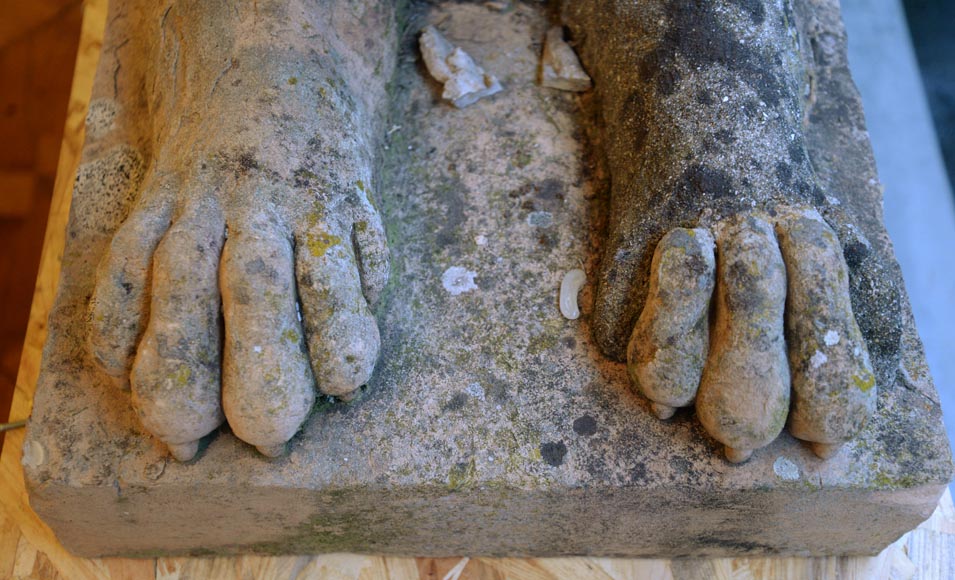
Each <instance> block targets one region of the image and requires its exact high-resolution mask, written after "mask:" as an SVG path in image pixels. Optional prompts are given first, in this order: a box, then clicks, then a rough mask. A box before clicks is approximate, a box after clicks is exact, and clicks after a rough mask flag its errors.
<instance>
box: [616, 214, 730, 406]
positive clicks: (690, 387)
mask: <svg viewBox="0 0 955 580" xmlns="http://www.w3.org/2000/svg"><path fill="white" fill-rule="evenodd" d="M715 270H716V259H715V258H714V256H713V236H712V234H710V232H709V231H708V230H705V229H692V230H691V229H684V228H676V229H673V230H670V232H669V233H667V235H665V236H663V239H662V240H660V243H659V244H658V245H657V249H656V251H655V252H654V254H653V262H652V263H651V266H650V271H651V274H650V291H649V294H648V296H647V302H646V305H645V306H644V308H643V312H642V314H641V315H640V319H639V320H638V322H637V325H636V326H635V327H634V329H633V334H632V335H631V338H630V345H629V346H628V348H627V371H628V373H629V375H630V381H631V383H632V384H633V386H634V387H635V388H636V389H637V390H638V391H639V392H640V393H641V394H642V395H643V396H645V397H646V398H648V399H650V401H651V403H652V405H653V412H654V413H655V414H656V415H657V417H659V418H660V419H669V418H670V417H672V416H673V413H674V412H675V411H676V409H677V408H678V407H685V406H688V405H692V404H693V400H694V399H695V398H696V392H697V389H698V388H699V386H700V376H701V375H702V374H703V364H704V363H705V362H706V352H707V347H708V346H709V325H708V320H709V316H708V315H709V309H710V296H711V295H712V294H713V284H714V279H715Z"/></svg>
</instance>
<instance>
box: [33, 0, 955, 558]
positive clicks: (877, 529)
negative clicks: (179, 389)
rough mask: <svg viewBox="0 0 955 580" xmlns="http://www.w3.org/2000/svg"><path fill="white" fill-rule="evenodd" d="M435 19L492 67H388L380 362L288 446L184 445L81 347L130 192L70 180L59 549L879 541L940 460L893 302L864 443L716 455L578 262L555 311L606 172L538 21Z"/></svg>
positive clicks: (410, 550)
mask: <svg viewBox="0 0 955 580" xmlns="http://www.w3.org/2000/svg"><path fill="white" fill-rule="evenodd" d="M805 1H806V3H807V4H810V3H811V4H812V9H813V10H814V11H815V12H814V13H815V14H816V17H815V20H814V21H812V22H809V24H807V25H806V26H807V27H811V30H812V32H813V33H814V34H819V35H821V36H820V37H821V38H824V39H826V41H827V43H828V44H826V43H823V45H824V48H825V47H829V48H827V50H829V49H831V50H833V51H835V52H834V54H835V55H836V57H838V58H837V61H836V62H834V63H830V64H832V68H831V69H830V70H829V71H828V74H830V75H831V78H828V81H830V82H828V83H826V82H820V83H819V85H818V86H819V87H820V93H819V94H818V98H817V105H816V106H817V107H824V108H829V109H833V110H839V111H841V112H842V114H841V117H839V118H840V119H843V120H844V122H839V121H837V120H834V119H836V118H835V117H831V116H825V115H821V116H819V117H814V118H812V119H811V121H812V123H813V124H812V126H811V127H810V129H809V133H810V142H811V143H813V146H814V150H813V152H812V153H813V161H814V163H815V164H816V165H817V169H818V170H819V172H820V175H821V177H822V178H823V180H824V181H827V184H828V185H829V186H830V188H829V189H830V191H832V192H833V193H834V195H837V196H840V199H841V200H842V201H843V202H844V203H850V204H853V205H867V206H871V207H872V208H876V209H873V210H872V211H873V212H875V214H876V215H878V214H879V213H880V212H879V211H878V209H877V208H878V207H880V205H879V204H880V193H879V189H878V185H877V181H876V177H875V168H874V165H873V161H872V157H871V152H870V149H869V144H868V141H867V139H866V136H865V133H864V131H862V130H861V129H860V127H861V125H859V124H860V123H861V114H862V113H861V107H860V103H859V100H858V97H857V95H856V93H855V90H854V88H853V87H852V85H851V81H850V80H849V78H848V75H847V72H846V71H845V69H844V66H842V65H844V58H845V55H844V47H843V46H842V43H843V42H844V33H843V30H842V28H841V24H840V23H839V22H838V8H837V6H836V0H805ZM535 6H536V5H535ZM805 9H806V6H805V5H803V6H802V10H803V13H805ZM426 19H427V20H428V21H430V22H433V23H436V24H437V25H438V26H439V28H440V29H441V30H442V31H443V32H445V33H446V34H447V36H448V38H449V39H450V40H451V41H452V42H454V43H456V44H459V45H460V46H462V47H463V48H464V49H465V50H466V51H467V52H468V53H470V54H471V55H472V56H474V58H475V60H476V61H477V62H478V63H479V64H481V65H482V66H483V67H484V68H485V69H486V70H488V71H489V72H490V73H492V74H495V75H496V76H497V77H498V78H500V79H501V82H502V84H503V85H504V87H505V90H504V92H502V93H500V94H498V95H496V96H494V97H492V98H489V99H485V100H482V101H480V102H478V103H477V104H475V105H473V106H471V107H469V108H467V109H464V110H457V109H454V108H452V107H450V106H448V105H446V104H442V103H441V102H440V99H439V87H438V86H437V85H436V84H435V83H433V82H432V81H431V80H430V79H426V78H425V77H424V76H423V75H424V73H423V67H421V66H420V65H419V64H418V63H416V62H415V59H416V55H415V53H414V51H413V49H412V48H411V43H409V47H408V51H407V52H406V53H405V56H404V59H403V63H402V65H401V76H400V77H399V80H398V82H397V83H396V86H395V91H394V93H395V98H396V99H399V101H400V106H399V109H400V110H402V111H407V112H408V113H407V115H406V116H405V117H404V118H399V119H396V121H395V123H394V125H395V127H394V128H393V132H392V133H391V135H390V151H389V153H390V155H389V161H388V162H387V163H386V164H385V167H383V169H382V175H383V176H384V179H383V180H382V183H381V184H380V185H381V187H380V189H382V190H383V191H384V196H383V197H384V198H385V205H386V207H385V212H386V219H387V220H388V223H389V224H390V226H389V227H390V228H391V229H390V230H389V238H390V241H391V244H392V247H393V257H394V258H393V259H394V266H395V268H394V270H395V272H394V277H393V278H394V279H393V284H392V287H391V290H390V295H389V296H388V298H387V300H386V301H385V305H384V307H383V308H382V310H381V312H379V321H380V324H381V326H382V329H383V345H384V347H383V348H384V351H383V355H382V359H381V361H380V362H379V365H378V368H377V371H376V375H375V377H374V380H373V381H372V383H371V385H370V386H369V387H368V388H367V390H366V391H365V392H364V393H363V396H362V397H361V398H359V399H358V400H357V401H354V402H352V403H349V404H344V403H333V402H331V401H324V402H323V403H322V404H321V405H320V406H319V408H317V409H316V410H315V412H314V414H313V416H312V417H311V418H310V420H309V421H308V422H307V423H306V426H305V428H304V430H303V432H302V433H300V434H299V435H298V436H297V437H296V438H295V439H293V441H292V442H291V444H290V446H289V447H290V453H289V454H288V456H286V457H284V458H281V459H278V460H271V461H270V460H267V459H265V458H263V457H262V456H260V455H258V454H257V453H256V452H255V450H254V449H252V448H250V447H249V446H247V445H245V444H243V443H241V442H240V441H238V440H237V439H236V438H235V437H233V436H232V435H231V434H230V433H229V431H228V428H223V429H221V430H220V431H219V432H217V433H214V434H213V435H212V436H210V437H209V438H208V440H207V441H205V443H204V446H203V449H202V450H201V451H200V453H199V456H198V457H197V459H196V460H194V461H192V462H190V463H188V464H180V463H176V462H174V461H172V460H171V459H168V458H166V457H165V456H164V455H163V453H162V451H161V447H160V445H159V444H158V442H156V441H155V440H153V439H152V438H150V437H149V436H147V435H145V434H144V433H143V431H142V430H141V429H140V427H139V426H138V424H137V419H136V417H135V415H134V413H133V412H132V410H131V408H130V404H129V398H128V397H129V396H128V394H127V393H124V392H121V391H120V390H118V389H117V388H116V387H114V386H113V385H111V384H110V383H108V382H107V381H106V379H105V377H103V376H101V375H99V374H98V373H97V372H96V371H95V370H94V368H93V366H92V364H91V362H90V360H89V359H88V356H87V354H86V350H85V347H84V333H85V324H84V323H85V314H86V309H87V301H88V299H89V295H90V291H91V284H92V279H93V273H94V269H95V266H96V264H97V263H98V261H99V259H100V257H101V255H102V253H103V251H104V249H105V244H106V243H107V241H108V239H109V235H110V233H111V232H110V231H101V230H100V229H98V226H99V225H100V224H94V223H92V220H90V219H88V216H92V215H97V212H102V211H104V210H103V208H104V207H106V208H109V207H113V208H115V207H118V206H119V205H121V204H123V203H126V201H125V200H117V199H106V198H103V199H92V198H87V199H74V204H73V210H72V211H73V213H72V216H71V221H70V229H69V237H68V243H67V248H66V253H65V255H64V260H63V273H62V279H61V285H60V294H59V297H58V299H57V302H56V305H55V308H54V311H53V313H52V315H51V318H50V334H49V339H48V342H47V345H46V350H45V355H44V362H43V370H42V375H41V378H40V381H39V385H38V387H37V393H36V399H35V407H34V411H33V417H32V421H31V424H30V428H29V433H28V436H27V441H26V444H25V450H24V451H25V453H24V457H25V462H26V463H27V465H26V470H25V472H26V477H27V483H28V485H29V488H30V497H31V504H32V506H33V508H34V509H35V510H36V511H37V513H39V514H40V515H41V517H43V519H44V520H45V521H46V522H47V523H48V524H49V525H50V526H51V527H52V528H53V530H54V531H55V532H56V534H57V536H58V537H59V539H60V540H61V541H62V542H63V544H64V545H65V546H66V547H67V548H68V549H69V550H71V551H72V552H74V553H76V554H78V555H84V556H103V555H127V556H155V555H159V554H194V555H202V554H227V553H239V552H256V553H269V554H278V553H319V552H333V551H349V552H374V553H382V554H403V555H420V556H424V555H427V556H450V555H465V554H466V555H475V556H477V555H499V556H504V555H507V556H557V555H585V554H586V555H590V556H631V557H632V556H653V557H670V558H676V557H704V556H729V555H742V554H750V555H751V554H766V555H769V554H791V555H822V554H836V553H838V554H874V553H876V552H878V551H880V550H881V549H882V548H883V547H885V546H886V545H887V544H889V543H890V542H892V541H893V540H895V539H896V538H897V537H898V536H899V535H901V534H902V533H904V532H906V531H907V530H909V529H911V528H913V527H915V526H916V525H917V524H918V523H919V522H920V521H922V520H923V519H924V518H926V517H927V516H928V515H929V514H930V513H931V511H932V509H933V507H934V506H935V504H936V501H937V499H938V497H939V495H940V494H941V493H942V491H943V489H944V486H945V485H946V483H947V482H948V480H949V478H950V475H951V473H952V464H951V456H950V451H949V447H948V443H947V440H946V438H945V433H944V430H943V427H942V422H941V411H940V408H939V404H938V399H937V394H936V393H935V390H934V388H933V386H932V384H931V379H930V377H929V375H928V372H927V369H926V366H925V362H924V358H923V355H922V351H921V345H920V343H919V340H918V338H917V335H916V333H915V329H914V326H913V323H912V318H911V316H910V315H909V314H908V312H909V311H908V305H907V304H906V305H905V306H904V310H905V312H906V329H905V335H904V355H903V364H902V366H901V367H900V369H899V372H898V373H897V378H896V380H895V382H894V383H893V384H884V385H879V404H878V411H877V413H876V415H875V417H874V418H873V420H872V421H870V423H869V425H868V427H867V428H866V430H865V432H864V433H863V434H862V436H861V437H860V438H859V439H858V440H856V441H854V442H852V443H851V444H849V445H847V446H846V447H845V448H843V449H842V450H841V451H840V452H839V453H838V454H837V455H836V456H835V457H834V458H832V459H830V460H828V461H822V460H819V459H817V458H816V457H815V456H814V455H813V454H812V453H811V452H810V451H809V450H808V449H807V448H805V447H804V446H803V445H801V444H800V443H798V442H797V441H795V440H794V439H792V438H791V437H789V436H788V435H787V434H785V433H784V434H783V435H782V436H780V437H779V439H778V440H777V441H775V442H774V443H773V444H772V445H770V446H769V447H766V448H764V449H761V450H759V451H757V452H756V454H755V455H754V457H753V458H752V459H751V460H749V461H748V462H747V463H745V464H742V465H730V464H728V463H727V462H725V461H724V460H723V458H722V457H721V455H720V449H719V446H718V445H717V443H716V442H715V441H713V440H712V439H710V438H709V437H708V436H707V435H706V433H705V432H704V431H703V429H702V428H701V427H700V425H699V424H698V422H697V421H696V419H695V417H694V416H693V413H692V409H690V410H684V411H681V412H679V413H677V415H676V416H675V417H674V418H673V419H671V420H670V421H668V422H660V421H658V420H657V419H656V418H655V417H654V416H653V414H652V412H651V410H650V408H649V406H648V404H647V402H646V401H644V400H643V399H641V398H639V397H637V396H636V395H634V394H632V393H631V392H630V390H629V387H628V383H627V380H626V373H625V371H624V368H623V366H622V365H620V364H615V363H609V362H607V361H606V360H605V359H603V358H602V357H601V356H600V355H599V353H598V352H597V351H596V349H595V347H594V346H593V345H592V344H591V340H590V329H589V326H588V323H589V320H590V316H591V312H590V301H591V295H592V291H593V288H592V286H591V285H590V284H588V285H587V286H585V288H584V290H583V292H582V293H581V296H580V302H581V305H582V308H583V315H582V316H581V318H580V319H578V320H576V321H570V320H566V319H564V318H563V317H561V315H560V313H559V310H558V304H557V296H558V288H559V285H560V281H561V278H562V277H563V274H564V273H565V272H566V271H568V270H570V269H573V268H578V267H583V268H584V270H585V271H587V272H588V273H592V272H594V268H595V265H596V264H595V263H594V259H593V256H594V255H595V254H596V252H595V247H596V245H597V244H599V243H600V236H599V233H597V232H599V226H600V223H601V215H603V213H602V212H603V209H604V204H605V197H604V195H603V194H602V193H601V194H599V195H598V194H597V192H598V190H601V189H602V188H603V187H604V186H605V185H606V184H605V183H603V182H602V181H601V179H600V172H599V170H595V168H594V167H590V166H587V165H586V163H585V155H584V150H583V145H582V139H583V131H582V130H581V129H580V119H579V117H578V116H579V114H580V113H579V111H580V110H581V109H580V107H579V106H578V105H579V103H578V98H579V97H577V96H576V95H572V94H569V93H562V92H558V91H554V90H550V89H544V88H541V87H539V86H537V85H536V84H535V79H536V78H537V63H538V48H539V47H538V44H537V43H539V42H540V41H541V40H542V39H543V37H544V34H545V32H546V29H547V22H546V20H545V18H544V17H543V16H542V14H541V13H540V12H539V11H538V10H537V9H536V7H532V6H531V5H526V4H520V3H518V4H516V6H515V9H514V10H513V11H510V12H506V13H501V12H496V11H493V10H489V9H488V8H485V7H484V6H483V5H482V4H480V3H476V4H458V3H449V4H448V5H446V6H438V7H436V8H433V9H432V12H431V13H430V14H429V15H427V17H426ZM423 24H424V21H423V20H422V21H419V22H415V23H413V26H423ZM839 63H842V65H840V64H839ZM823 80H824V81H825V80H826V79H823ZM585 98H586V97H585ZM846 119H848V120H846ZM93 197H95V196H93ZM85 216H86V218H85ZM84 218H85V219H84ZM864 226H865V229H866V231H865V233H866V235H867V236H869V237H870V238H871V237H876V236H885V232H884V230H883V229H882V227H881V224H880V222H878V221H872V222H871V223H867V224H864ZM889 259H891V258H889ZM453 267H457V268H459V269H458V270H450V269H451V268H453ZM449 272H450V274H448V273H449ZM470 273H473V285H472V284H470V283H469V282H470V276H471V274H470ZM446 274H448V275H447V276H446ZM590 279H591V280H593V277H592V275H591V276H590Z"/></svg>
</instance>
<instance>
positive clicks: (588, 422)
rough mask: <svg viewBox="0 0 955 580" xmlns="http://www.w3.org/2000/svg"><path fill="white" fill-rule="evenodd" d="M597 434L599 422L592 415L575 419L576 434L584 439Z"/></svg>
mask: <svg viewBox="0 0 955 580" xmlns="http://www.w3.org/2000/svg"><path fill="white" fill-rule="evenodd" d="M596 432H597V420H596V419H594V418H593V417H591V416H590V415H582V416H580V417H577V418H576V419H574V433H576V434H578V435H581V436H583V437H590V436H591V435H593V434H594V433H596Z"/></svg>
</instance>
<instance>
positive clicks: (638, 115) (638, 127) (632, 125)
mask: <svg viewBox="0 0 955 580" xmlns="http://www.w3.org/2000/svg"><path fill="white" fill-rule="evenodd" d="M623 111H624V114H623V127H621V130H622V132H623V134H624V135H630V137H631V139H632V141H631V143H630V146H631V148H632V149H633V153H634V155H638V154H639V153H640V152H641V151H643V148H644V146H645V145H646V144H647V135H648V134H649V129H648V124H647V122H646V118H645V117H646V103H645V101H644V100H643V95H641V94H640V92H639V91H633V92H632V93H630V96H629V97H627V101H626V102H625V103H624V105H623Z"/></svg>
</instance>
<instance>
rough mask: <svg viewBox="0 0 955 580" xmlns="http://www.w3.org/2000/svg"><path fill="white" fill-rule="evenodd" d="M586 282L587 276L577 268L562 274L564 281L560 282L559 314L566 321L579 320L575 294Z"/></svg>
mask: <svg viewBox="0 0 955 580" xmlns="http://www.w3.org/2000/svg"><path fill="white" fill-rule="evenodd" d="M586 282H587V274H585V273H584V271H583V270H581V269H579V268H578V269H575V270H571V271H569V272H567V273H566V274H564V279H563V280H561V282H560V313H561V314H562V315H563V316H564V318H566V319H567V320H577V319H578V318H580V308H579V307H578V306H577V294H578V293H579V292H580V289H581V288H583V287H584V284H585V283H586Z"/></svg>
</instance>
